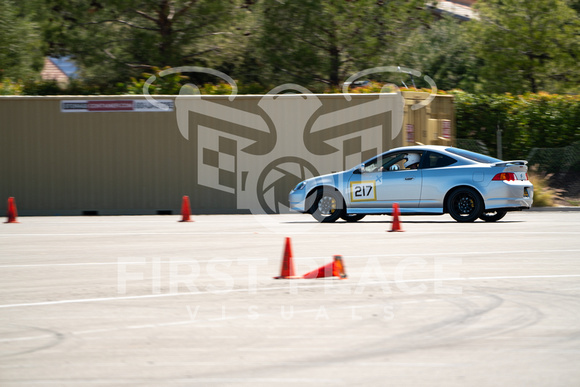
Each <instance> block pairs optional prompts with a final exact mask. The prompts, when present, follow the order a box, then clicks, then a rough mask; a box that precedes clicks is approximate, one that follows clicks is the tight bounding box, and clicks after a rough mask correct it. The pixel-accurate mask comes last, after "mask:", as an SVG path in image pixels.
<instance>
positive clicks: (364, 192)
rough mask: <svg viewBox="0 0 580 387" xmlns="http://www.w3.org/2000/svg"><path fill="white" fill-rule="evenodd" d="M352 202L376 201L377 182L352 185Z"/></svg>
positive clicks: (362, 182)
mask: <svg viewBox="0 0 580 387" xmlns="http://www.w3.org/2000/svg"><path fill="white" fill-rule="evenodd" d="M350 188H351V189H350V193H351V194H350V195H351V201H353V202H356V201H362V200H376V193H375V182H374V181H361V182H356V183H354V182H352V183H350Z"/></svg>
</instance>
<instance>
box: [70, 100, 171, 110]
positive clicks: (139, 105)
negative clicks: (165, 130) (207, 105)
mask: <svg viewBox="0 0 580 387" xmlns="http://www.w3.org/2000/svg"><path fill="white" fill-rule="evenodd" d="M157 103H160V104H161V105H163V106H166V107H167V109H161V108H160V107H159V106H158V105H157V104H153V103H151V102H149V101H148V100H146V99H137V100H130V99H118V100H92V101H83V100H68V101H60V111H61V112H62V113H82V112H172V111H173V107H174V104H173V100H170V99H166V100H158V101H157Z"/></svg>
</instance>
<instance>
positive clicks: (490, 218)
mask: <svg viewBox="0 0 580 387" xmlns="http://www.w3.org/2000/svg"><path fill="white" fill-rule="evenodd" d="M505 214H507V211H502V210H495V211H484V212H483V214H481V216H480V217H479V219H481V220H483V221H484V222H497V221H498V220H500V219H502V218H503V217H504V216H505Z"/></svg>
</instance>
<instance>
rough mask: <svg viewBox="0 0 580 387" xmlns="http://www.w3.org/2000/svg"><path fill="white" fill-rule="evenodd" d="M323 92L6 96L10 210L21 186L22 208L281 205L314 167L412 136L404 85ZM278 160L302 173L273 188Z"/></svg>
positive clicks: (0, 112)
mask: <svg viewBox="0 0 580 387" xmlns="http://www.w3.org/2000/svg"><path fill="white" fill-rule="evenodd" d="M312 96H314V95H312ZM156 98H163V99H164V100H172V101H175V96H163V97H157V96H156ZM309 98H310V99H309ZM314 98H315V99H312V98H311V97H308V98H307V97H301V96H300V95H294V96H292V95H279V96H267V97H264V96H237V97H236V98H235V99H234V100H233V101H230V100H229V99H228V97H227V96H203V97H202V98H197V99H196V97H191V99H190V100H188V99H183V100H178V101H176V106H175V110H174V111H170V112H135V111H130V112H74V113H67V112H62V111H61V101H63V100H67V101H71V100H79V101H80V100H91V101H94V100H108V101H110V100H121V99H122V100H127V99H131V100H139V99H140V100H143V97H136V96H121V97H120V96H100V97H86V96H82V97H0V117H2V118H1V122H0V211H3V213H5V211H6V199H7V198H8V197H10V196H13V197H15V199H16V205H17V207H18V212H19V215H82V214H91V213H96V214H100V215H109V214H156V213H164V212H165V213H167V212H168V211H170V212H172V213H174V214H175V213H179V209H180V206H181V197H182V196H183V195H188V196H190V199H191V203H192V210H193V212H194V213H236V212H247V211H248V209H250V210H252V211H254V210H255V208H256V206H258V205H259V206H260V207H261V209H264V210H265V212H271V209H273V208H274V207H276V208H275V210H274V212H277V211H278V207H277V204H275V205H273V204H267V203H272V200H274V201H275V200H281V199H280V198H279V196H280V195H283V196H284V195H287V193H288V192H289V190H290V189H291V188H292V185H291V184H294V182H295V179H296V178H297V176H298V177H300V173H302V175H304V170H305V166H306V169H308V168H309V167H308V165H310V166H311V168H310V169H314V170H313V171H310V173H306V175H304V176H303V177H309V175H312V174H316V173H327V172H331V171H336V170H342V169H344V168H347V167H351V166H353V165H355V163H358V162H360V161H362V160H364V159H366V158H368V157H370V156H372V153H378V152H382V151H384V150H387V149H389V148H391V147H395V146H400V145H403V135H404V133H403V132H402V131H400V129H398V130H397V129H395V131H393V129H392V128H393V127H395V126H394V125H399V128H400V126H401V122H402V117H399V116H398V115H399V114H397V113H394V115H393V112H395V111H396V109H395V105H396V103H397V101H396V98H395V96H394V95H390V96H389V97H388V98H387V99H384V97H379V96H378V95H373V94H367V95H362V94H357V95H352V100H351V101H346V100H345V97H344V95H318V96H314ZM381 98H383V99H381ZM304 101H307V102H308V103H304ZM385 104H387V105H385ZM393 104H394V105H393ZM385 106H386V107H385ZM220 107H221V108H220ZM178 121H179V122H178ZM305 128H306V129H305ZM395 132H396V133H395ZM186 137H187V138H186ZM380 137H382V138H380ZM367 156H368V157H367ZM220 163H221V164H220ZM292 163H294V164H296V165H291V164H292ZM218 164H220V165H218ZM266 167H269V170H270V172H276V173H278V172H280V171H282V172H284V170H285V169H288V170H291V169H293V168H297V169H298V170H301V172H296V173H295V174H294V176H293V179H294V180H293V179H282V178H280V179H279V181H280V182H281V184H280V185H278V186H276V188H277V190H278V191H279V192H281V193H282V194H279V193H276V194H275V196H276V198H277V199H273V196H272V197H271V198H268V194H266V193H264V192H263V189H262V188H264V187H265V186H267V185H268V184H269V181H270V180H271V179H272V177H271V176H270V175H268V173H266V172H267V171H266V172H265V169H268V168H266ZM312 167H313V168H312ZM274 183H275V182H274ZM274 183H272V184H270V185H273V184H274ZM260 184H261V185H262V188H260ZM257 185H258V186H257ZM261 189H262V190H261ZM256 192H258V195H261V196H260V198H259V200H258V199H256V198H254V196H256ZM272 195H274V194H272ZM264 203H266V204H264Z"/></svg>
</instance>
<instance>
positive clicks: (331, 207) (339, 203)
mask: <svg viewBox="0 0 580 387" xmlns="http://www.w3.org/2000/svg"><path fill="white" fill-rule="evenodd" d="M343 212H344V200H343V199H342V196H341V195H340V193H338V192H337V191H336V190H334V189H323V190H322V191H320V192H318V194H317V195H316V200H315V201H314V206H313V208H312V216H313V217H314V219H316V220H317V221H319V222H320V223H332V222H335V221H336V220H337V219H338V218H340V217H341V216H342V214H343Z"/></svg>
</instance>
